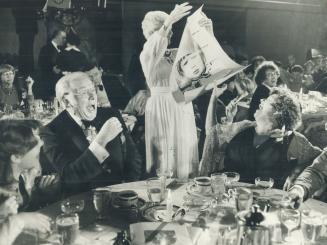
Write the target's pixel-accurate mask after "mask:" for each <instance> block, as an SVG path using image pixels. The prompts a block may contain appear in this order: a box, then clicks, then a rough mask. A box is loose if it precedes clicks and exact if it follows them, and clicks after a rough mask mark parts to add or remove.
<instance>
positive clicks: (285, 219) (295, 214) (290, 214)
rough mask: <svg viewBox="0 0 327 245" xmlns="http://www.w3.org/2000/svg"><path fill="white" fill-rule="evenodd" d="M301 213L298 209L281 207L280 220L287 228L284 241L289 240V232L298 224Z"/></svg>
mask: <svg viewBox="0 0 327 245" xmlns="http://www.w3.org/2000/svg"><path fill="white" fill-rule="evenodd" d="M300 217H301V215H300V212H299V211H298V210H294V209H288V208H283V209H281V211H280V217H279V218H280V222H281V224H282V225H283V226H285V227H286V228H287V236H286V237H285V239H284V240H285V241H286V242H288V241H291V240H292V239H291V232H292V231H293V230H294V229H295V228H296V227H298V226H299V225H300V220H301V218H300Z"/></svg>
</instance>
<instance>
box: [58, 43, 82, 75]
mask: <svg viewBox="0 0 327 245" xmlns="http://www.w3.org/2000/svg"><path fill="white" fill-rule="evenodd" d="M87 65H88V61H87V58H86V56H85V55H84V54H83V53H82V52H80V51H77V50H73V49H72V50H63V51H62V52H61V53H60V54H59V55H58V59H57V66H58V67H59V69H60V70H61V71H68V72H75V71H83V70H84V69H85V68H86V67H87Z"/></svg>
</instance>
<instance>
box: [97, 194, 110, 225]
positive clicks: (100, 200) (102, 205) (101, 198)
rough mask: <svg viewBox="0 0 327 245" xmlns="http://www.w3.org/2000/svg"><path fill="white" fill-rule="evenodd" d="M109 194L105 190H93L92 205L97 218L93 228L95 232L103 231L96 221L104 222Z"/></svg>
mask: <svg viewBox="0 0 327 245" xmlns="http://www.w3.org/2000/svg"><path fill="white" fill-rule="evenodd" d="M110 194H111V193H110V191H109V190H107V189H95V190H93V205H94V209H95V211H96V212H97V218H96V222H95V227H94V229H95V230H96V231H102V230H103V227H101V226H100V225H99V224H98V222H97V221H100V220H104V219H105V218H106V211H107V210H108V206H109V202H110V196H111V195H110Z"/></svg>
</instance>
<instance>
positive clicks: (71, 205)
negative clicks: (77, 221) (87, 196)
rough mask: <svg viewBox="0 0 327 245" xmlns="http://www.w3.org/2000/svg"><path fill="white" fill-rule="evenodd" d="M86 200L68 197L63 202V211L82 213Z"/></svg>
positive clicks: (66, 212)
mask: <svg viewBox="0 0 327 245" xmlns="http://www.w3.org/2000/svg"><path fill="white" fill-rule="evenodd" d="M84 205H85V203H84V200H72V199H67V200H64V201H62V202H61V211H62V212H63V213H65V214H70V213H80V212H82V211H83V209H84Z"/></svg>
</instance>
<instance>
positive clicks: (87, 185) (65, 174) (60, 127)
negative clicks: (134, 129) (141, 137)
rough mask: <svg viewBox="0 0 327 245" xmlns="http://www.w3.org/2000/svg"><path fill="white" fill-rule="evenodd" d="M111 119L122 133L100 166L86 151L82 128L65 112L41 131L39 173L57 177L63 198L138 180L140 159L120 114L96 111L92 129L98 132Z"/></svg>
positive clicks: (104, 109) (113, 142) (87, 150)
mask: <svg viewBox="0 0 327 245" xmlns="http://www.w3.org/2000/svg"><path fill="white" fill-rule="evenodd" d="M111 117H117V118H118V119H119V121H120V122H121V124H122V125H123V132H122V133H121V135H119V136H117V137H116V138H115V139H113V140H112V141H111V142H109V143H108V144H107V145H106V150H107V151H108V152H109V154H110V155H109V157H108V158H107V159H106V160H105V161H104V162H103V163H99V162H98V160H97V158H96V157H95V156H94V154H93V153H92V152H91V151H90V150H89V149H88V147H89V142H88V140H87V139H86V136H85V134H84V132H83V130H82V128H81V127H80V126H79V125H78V124H77V123H76V122H75V121H74V120H73V119H72V117H71V116H70V115H69V113H68V112H67V111H63V112H61V113H60V114H59V115H58V116H57V117H56V118H55V119H54V120H53V121H52V122H50V123H49V124H48V125H46V126H45V127H43V128H41V130H40V135H41V138H42V139H43V141H44V145H43V147H42V150H41V157H40V162H41V166H42V171H43V173H44V174H48V173H53V172H55V173H58V174H59V175H60V177H61V181H62V187H63V192H64V193H65V194H73V193H78V192H83V191H87V190H90V189H92V188H95V187H99V186H106V185H112V184H117V183H121V182H122V181H136V180H139V178H140V175H141V167H142V166H141V164H142V159H141V156H140V154H139V153H138V151H137V148H136V146H135V143H134V142H133V140H132V138H131V136H130V134H129V132H128V130H127V128H126V126H125V124H124V121H123V119H122V117H121V115H120V113H119V112H118V111H117V110H115V109H112V108H98V111H97V116H96V118H95V119H94V120H93V122H92V123H93V126H94V127H95V128H96V129H97V131H99V130H100V129H101V127H102V125H103V124H104V123H105V122H106V121H107V120H108V119H109V118H111Z"/></svg>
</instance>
